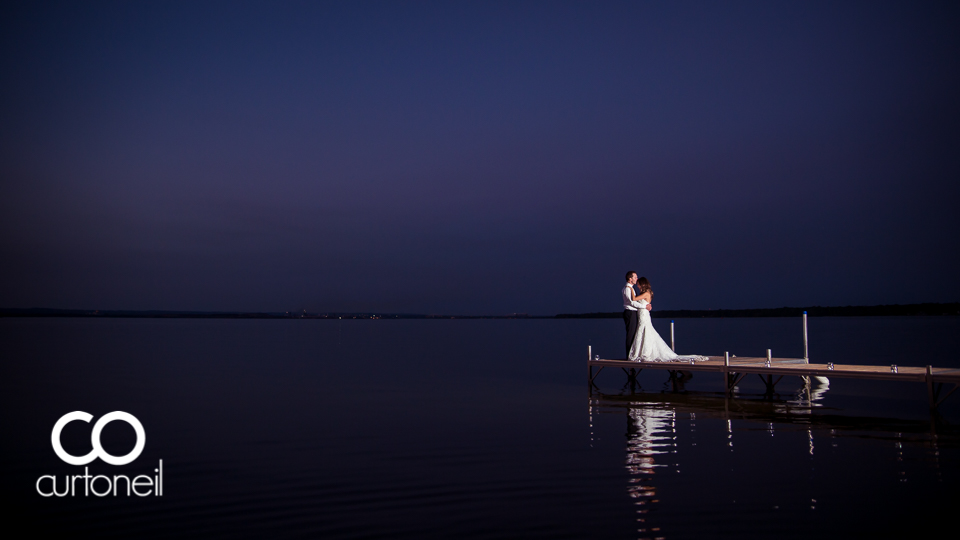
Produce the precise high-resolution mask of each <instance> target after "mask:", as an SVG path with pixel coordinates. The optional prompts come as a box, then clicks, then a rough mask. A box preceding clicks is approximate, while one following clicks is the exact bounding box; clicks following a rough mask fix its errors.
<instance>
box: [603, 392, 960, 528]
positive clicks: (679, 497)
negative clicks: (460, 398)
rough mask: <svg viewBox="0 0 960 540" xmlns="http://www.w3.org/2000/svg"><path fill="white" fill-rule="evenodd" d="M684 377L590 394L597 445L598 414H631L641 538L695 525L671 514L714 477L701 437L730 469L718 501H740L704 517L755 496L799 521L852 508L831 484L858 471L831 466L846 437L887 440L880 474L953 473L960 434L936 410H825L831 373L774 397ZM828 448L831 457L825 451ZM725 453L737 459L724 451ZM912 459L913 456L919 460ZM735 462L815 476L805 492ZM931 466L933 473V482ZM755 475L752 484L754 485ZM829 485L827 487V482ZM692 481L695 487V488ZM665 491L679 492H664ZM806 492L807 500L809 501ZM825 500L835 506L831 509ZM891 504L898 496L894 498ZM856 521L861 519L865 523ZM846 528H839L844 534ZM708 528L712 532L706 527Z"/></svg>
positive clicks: (938, 476)
mask: <svg viewBox="0 0 960 540" xmlns="http://www.w3.org/2000/svg"><path fill="white" fill-rule="evenodd" d="M683 383H684V378H683V376H682V375H674V376H671V377H670V378H669V379H668V380H667V382H665V383H664V385H663V390H662V391H660V392H644V391H643V389H642V388H641V387H640V386H639V385H638V384H636V383H633V384H629V383H628V385H627V386H625V387H624V389H623V391H621V392H620V393H617V394H604V393H602V392H598V391H596V390H597V389H596V387H592V388H591V391H590V394H589V400H588V413H589V424H590V436H591V442H594V439H595V437H596V433H595V429H596V423H597V422H598V421H599V415H610V414H622V415H624V418H625V419H626V423H627V430H626V434H625V438H626V448H625V454H626V455H625V459H624V465H625V468H626V471H627V478H626V480H627V487H626V492H627V495H628V496H629V498H630V500H631V502H632V504H633V506H634V509H635V512H636V515H635V519H636V524H637V528H636V531H637V533H638V536H637V537H638V538H639V539H650V540H653V539H661V538H668V537H671V536H673V537H678V536H687V535H688V534H689V531H690V529H689V528H688V527H679V526H678V525H677V522H676V519H666V518H667V517H668V516H671V514H675V513H676V512H677V511H678V509H680V511H681V512H682V511H683V509H684V508H685V507H686V506H687V505H688V504H690V502H689V501H687V500H686V499H687V498H688V497H690V496H691V495H692V494H694V493H696V492H698V491H701V490H700V488H699V486H700V485H701V484H705V483H707V482H706V480H705V479H704V478H703V477H702V476H698V475H702V474H703V465H704V463H703V457H702V455H700V454H699V453H698V449H697V445H698V442H700V443H701V444H702V445H709V446H710V447H711V448H712V450H710V453H709V454H708V455H709V457H708V459H709V460H711V461H712V462H715V464H716V466H717V468H718V469H720V470H729V471H730V474H729V475H728V476H729V478H728V479H727V482H728V484H727V485H726V486H724V489H723V490H721V491H718V497H717V498H718V499H720V498H722V497H724V496H729V497H730V499H731V500H730V501H728V502H723V503H720V502H716V501H714V502H713V503H712V504H714V505H715V507H714V508H711V507H708V506H700V507H695V508H694V510H695V515H697V516H698V517H700V518H701V519H702V517H703V516H704V515H705V514H709V513H711V512H718V511H719V510H718V509H717V508H716V507H722V506H723V505H724V504H729V505H731V506H735V505H736V504H737V499H741V500H743V499H747V500H748V501H751V502H752V503H753V504H754V505H756V506H758V507H759V508H754V509H751V512H756V513H757V514H758V515H759V516H765V515H774V516H776V515H779V514H780V513H781V512H782V508H783V507H784V506H785V505H784V501H781V500H780V499H786V500H788V501H789V502H788V504H789V505H790V510H791V511H792V512H793V514H792V515H793V518H797V517H802V514H801V515H797V513H798V512H802V511H807V512H816V513H820V512H826V514H823V515H830V514H845V513H846V511H847V510H846V509H845V505H849V504H851V502H854V503H855V501H849V500H843V499H842V498H837V497H836V495H835V494H834V493H830V492H831V491H834V488H833V487H830V486H832V485H833V483H834V482H836V479H837V478H841V477H844V476H845V474H846V473H848V471H849V465H847V466H846V467H841V469H844V468H845V469H846V470H840V471H838V470H831V469H832V468H835V467H837V465H836V464H835V463H834V461H835V460H836V456H837V455H838V447H839V446H840V444H841V440H842V439H844V438H846V437H849V438H852V439H854V440H856V441H864V440H866V441H870V440H874V441H880V442H881V445H880V448H879V449H878V450H879V453H880V454H881V459H880V462H881V464H882V465H881V467H882V468H881V469H878V470H877V471H875V474H879V475H881V476H892V477H893V478H895V479H896V482H897V484H900V485H906V484H908V482H909V480H910V477H911V475H913V476H920V477H923V479H922V480H921V481H923V482H927V483H928V484H929V482H930V481H931V480H933V481H934V482H936V483H937V484H940V485H941V486H942V484H943V482H944V474H943V464H942V463H941V451H942V450H943V449H945V448H946V449H949V450H951V451H952V455H953V456H954V458H955V454H956V449H957V448H960V431H958V429H957V427H956V426H953V425H951V424H950V423H949V422H946V421H944V420H943V418H941V417H939V416H938V415H937V414H936V413H933V414H932V416H931V419H930V421H929V422H924V421H918V420H909V419H898V418H889V417H864V416H853V415H845V414H841V413H840V412H839V411H836V410H831V409H830V408H829V407H825V406H824V398H825V396H826V395H827V394H828V391H829V389H830V381H829V380H828V379H827V378H825V377H811V378H810V380H804V381H802V385H801V387H800V388H799V389H798V390H797V391H796V392H795V393H793V394H792V395H790V396H786V397H785V399H770V397H769V396H766V397H765V398H763V399H749V398H743V397H731V396H723V395H722V394H720V393H693V392H687V391H685V390H684V385H683ZM704 422H707V423H708V425H709V426H710V427H711V429H710V433H709V436H708V437H707V438H705V437H703V436H702V435H700V436H699V441H698V433H697V425H698V423H700V424H701V425H703V424H704ZM717 428H719V429H717ZM758 433H762V434H763V436H765V437H768V438H769V439H768V440H770V441H774V438H777V437H778V436H779V437H784V438H783V440H782V441H780V443H775V442H770V443H758V442H757V438H756V437H757V434H758ZM738 439H744V441H743V442H745V443H746V444H745V445H743V446H737V445H735V443H736V442H737V440H738ZM887 441H889V442H887ZM784 443H786V444H784ZM719 444H722V448H724V449H725V450H724V451H721V452H719V453H718V452H717V450H719V448H718V445H719ZM843 444H844V445H845V446H846V445H847V443H843ZM907 445H911V446H912V447H914V448H915V449H916V448H918V449H919V450H920V452H921V455H922V458H921V465H922V467H921V470H920V471H917V467H916V461H917V457H916V452H914V455H913V457H912V458H906V459H905V452H904V450H905V448H906V447H907ZM885 449H886V450H885ZM891 449H892V452H891V451H890V450H891ZM735 451H736V452H735ZM874 452H876V451H871V452H868V453H864V454H862V458H863V459H865V460H873V461H876V458H877V456H876V455H873V454H874ZM740 453H742V454H743V455H741V456H739V457H736V454H740ZM820 453H823V454H824V455H822V456H819V454H820ZM724 454H726V455H727V456H729V457H727V458H724V457H723V455H724ZM798 455H806V456H807V458H806V460H804V459H798V457H797V456H798ZM854 459H855V460H856V459H857V456H854ZM910 461H913V462H914V463H912V464H911V463H909V462H910ZM731 463H732V464H739V463H748V464H751V465H752V466H753V467H756V466H757V465H756V464H757V463H765V464H769V465H770V467H760V468H761V469H764V471H763V472H765V473H766V474H771V475H772V478H775V477H777V476H779V475H781V474H782V473H781V471H780V470H779V469H783V468H785V469H792V470H793V472H794V473H797V471H799V475H800V476H806V477H808V478H813V479H815V480H813V481H810V486H809V487H808V488H806V489H801V490H798V491H799V493H797V492H795V491H797V490H796V487H795V486H794V485H791V484H787V485H778V484H775V483H767V482H765V481H763V480H760V481H758V480H757V478H750V477H749V475H742V474H741V473H739V471H738V470H737V469H738V468H737V467H736V466H735V465H734V466H732V467H731V466H730V465H729V464H731ZM883 464H885V465H883ZM957 465H958V464H957V462H956V459H951V460H950V461H949V462H948V463H947V465H946V466H947V469H948V470H949V471H950V473H955V472H956V469H957ZM728 467H729V469H727V468H728ZM687 469H691V470H693V471H694V472H693V476H695V478H694V479H693V480H692V481H691V482H689V483H688V484H684V483H683V482H681V481H680V480H678V479H679V478H680V477H681V473H683V472H687ZM807 469H808V470H807ZM884 469H886V470H884ZM821 470H822V472H821ZM886 471H889V473H887V472H886ZM930 472H933V473H934V476H933V478H932V479H931V478H930V475H929V473H930ZM821 474H823V475H824V476H825V478H824V480H823V481H821V480H819V478H818V475H821ZM688 480H689V479H688ZM751 482H752V483H753V485H752V486H751V487H749V488H745V486H747V485H749V484H750V483H751ZM821 484H822V485H823V486H825V487H827V489H823V488H819V487H818V486H819V485H821ZM678 485H679V486H684V485H687V491H684V489H678ZM690 486H693V489H692V490H691V489H690ZM774 486H776V487H774ZM942 487H946V486H942ZM665 488H666V493H669V494H670V495H666V496H665V495H664V493H665ZM884 489H887V490H889V488H884ZM937 489H941V488H937ZM766 491H771V492H773V493H774V494H775V495H773V496H772V497H770V499H769V500H768V499H766V498H764V497H763V496H759V497H758V496H757V493H760V494H763V493H765V492H766ZM885 496H886V497H889V498H892V499H893V501H892V504H894V505H895V506H896V505H900V506H898V508H903V506H902V501H900V502H898V501H897V500H896V497H900V496H902V495H901V493H899V492H897V491H890V492H888V493H886V494H885ZM665 497H666V498H665ZM751 497H753V499H752V500H751ZM790 499H794V500H790ZM797 499H800V501H802V506H801V503H800V501H798V500H797ZM825 503H826V504H828V506H827V507H826V508H825V507H824V504H825ZM708 504H710V503H708ZM887 504H888V505H889V504H891V502H890V501H888V502H887ZM763 505H766V507H764V506H763ZM801 509H802V510H801ZM904 509H905V508H904ZM739 511H742V509H741V510H739ZM749 514H750V512H747V513H746V514H745V515H749ZM811 515H816V514H811ZM893 515H897V514H893ZM758 519H759V518H758ZM761 522H762V519H761ZM851 523H854V524H856V521H852V522H851ZM879 523H880V521H877V522H876V523H873V524H871V525H870V526H867V527H866V528H867V530H870V527H871V526H872V527H874V528H877V529H878V530H879V529H880V528H882V527H880V525H879ZM895 523H896V522H895ZM684 525H686V523H684ZM847 526H851V525H849V524H848V525H847ZM771 527H773V529H772V530H775V528H776V526H774V525H772V526H771ZM855 528H856V527H855ZM840 530H841V529H838V530H837V531H834V533H833V534H835V535H839V534H840ZM858 530H859V529H858ZM762 531H763V529H758V530H757V531H756V532H755V533H757V534H759V533H762ZM700 532H701V533H710V532H712V531H709V530H706V531H705V530H702V529H700ZM761 536H762V534H761ZM880 536H884V534H880Z"/></svg>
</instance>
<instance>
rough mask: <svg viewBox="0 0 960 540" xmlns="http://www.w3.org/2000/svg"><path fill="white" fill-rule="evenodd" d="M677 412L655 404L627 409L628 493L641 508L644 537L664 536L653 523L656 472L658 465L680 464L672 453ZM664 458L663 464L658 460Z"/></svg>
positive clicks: (638, 530)
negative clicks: (671, 458) (674, 461)
mask: <svg viewBox="0 0 960 540" xmlns="http://www.w3.org/2000/svg"><path fill="white" fill-rule="evenodd" d="M675 415H676V412H675V411H674V410H672V409H660V408H655V407H644V406H639V407H630V409H629V410H628V412H627V471H628V473H629V475H630V477H629V480H628V481H629V485H628V487H627V493H629V494H630V497H631V498H633V499H634V504H635V505H636V507H637V524H638V527H637V532H639V533H641V536H640V538H659V537H661V531H660V527H656V526H654V524H653V523H649V521H648V520H649V515H650V509H651V506H652V505H654V504H656V503H657V502H659V501H658V500H657V498H656V497H657V488H656V486H655V484H656V483H655V481H654V478H655V477H654V475H655V474H656V472H657V468H662V467H671V466H676V464H675V463H670V459H669V456H670V454H676V443H675V441H676V438H677V437H676V424H675V422H674V420H675V418H674V417H675ZM658 459H659V460H660V463H658V462H657V460H658Z"/></svg>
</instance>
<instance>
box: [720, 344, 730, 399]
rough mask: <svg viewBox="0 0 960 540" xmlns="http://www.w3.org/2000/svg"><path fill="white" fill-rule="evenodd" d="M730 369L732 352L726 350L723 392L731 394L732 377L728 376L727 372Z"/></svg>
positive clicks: (724, 354)
mask: <svg viewBox="0 0 960 540" xmlns="http://www.w3.org/2000/svg"><path fill="white" fill-rule="evenodd" d="M729 370H730V352H729V351H724V353H723V370H722V371H721V373H723V393H724V394H730V379H729V378H728V377H727V372H728V371H729Z"/></svg>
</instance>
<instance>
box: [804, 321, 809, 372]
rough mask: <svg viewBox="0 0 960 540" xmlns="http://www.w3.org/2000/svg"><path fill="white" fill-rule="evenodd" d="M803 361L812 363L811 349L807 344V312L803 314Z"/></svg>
mask: <svg viewBox="0 0 960 540" xmlns="http://www.w3.org/2000/svg"><path fill="white" fill-rule="evenodd" d="M803 359H804V360H806V363H808V364H809V363H810V349H809V347H808V342H807V312H806V311H804V312H803Z"/></svg>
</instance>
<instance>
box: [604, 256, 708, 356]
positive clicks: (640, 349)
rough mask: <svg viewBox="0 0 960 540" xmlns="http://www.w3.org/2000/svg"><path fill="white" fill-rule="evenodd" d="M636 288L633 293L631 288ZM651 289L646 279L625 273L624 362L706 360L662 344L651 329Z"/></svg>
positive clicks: (658, 336) (632, 273)
mask: <svg viewBox="0 0 960 540" xmlns="http://www.w3.org/2000/svg"><path fill="white" fill-rule="evenodd" d="M635 286H636V288H637V289H636V290H634V287H635ZM651 310H653V289H651V288H650V281H649V280H647V278H645V277H637V273H636V272H634V271H632V270H631V271H629V272H627V284H626V285H624V287H623V322H624V324H626V326H627V360H630V361H632V362H681V361H685V362H689V361H697V360H706V359H707V357H705V356H695V355H688V356H680V355H678V354H676V353H675V352H673V350H672V349H671V348H670V347H669V346H668V345H667V344H666V342H664V341H663V338H661V337H660V334H658V333H657V331H656V330H655V329H654V328H653V322H652V321H651V320H650V311H651Z"/></svg>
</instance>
